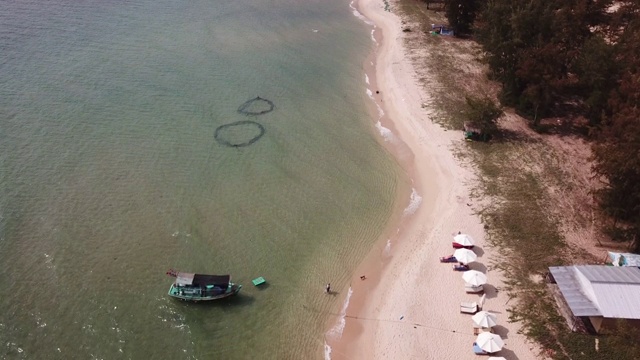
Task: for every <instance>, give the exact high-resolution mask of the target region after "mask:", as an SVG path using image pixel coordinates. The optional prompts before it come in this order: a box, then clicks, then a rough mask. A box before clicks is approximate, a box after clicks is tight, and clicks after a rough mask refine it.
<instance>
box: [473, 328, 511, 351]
mask: <svg viewBox="0 0 640 360" xmlns="http://www.w3.org/2000/svg"><path fill="white" fill-rule="evenodd" d="M476 344H478V346H479V347H480V349H482V350H484V351H486V352H488V353H494V352H498V351H500V350H502V347H503V346H504V341H503V340H502V338H501V337H500V335H498V334H493V333H490V332H483V333H480V335H478V337H477V338H476Z"/></svg>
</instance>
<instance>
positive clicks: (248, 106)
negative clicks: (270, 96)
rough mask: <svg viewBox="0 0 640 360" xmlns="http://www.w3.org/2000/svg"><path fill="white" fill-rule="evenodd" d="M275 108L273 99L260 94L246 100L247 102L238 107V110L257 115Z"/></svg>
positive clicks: (242, 112)
mask: <svg viewBox="0 0 640 360" xmlns="http://www.w3.org/2000/svg"><path fill="white" fill-rule="evenodd" d="M275 108H276V106H275V105H274V104H273V101H271V100H267V99H264V98H261V97H260V96H258V97H255V98H253V99H251V100H247V101H245V103H244V104H242V105H240V107H239V108H238V112H239V113H240V114H245V115H253V116H256V115H263V114H266V113H268V112H272V111H273V109H275Z"/></svg>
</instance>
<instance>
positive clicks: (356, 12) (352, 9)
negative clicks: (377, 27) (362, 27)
mask: <svg viewBox="0 0 640 360" xmlns="http://www.w3.org/2000/svg"><path fill="white" fill-rule="evenodd" d="M353 3H354V2H353V1H352V2H350V3H349V7H350V8H351V12H352V13H353V15H355V17H357V18H358V19H360V20H362V21H364V22H365V24H367V25H372V26H373V22H371V20H369V19H367V18H366V17H365V16H364V15H362V14H361V13H360V11H358V9H356V8H355V6H353Z"/></svg>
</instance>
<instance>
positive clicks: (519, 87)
mask: <svg viewBox="0 0 640 360" xmlns="http://www.w3.org/2000/svg"><path fill="white" fill-rule="evenodd" d="M445 14H446V16H447V19H448V21H449V24H450V25H451V26H452V28H453V29H454V31H455V33H456V35H457V36H463V37H466V36H473V38H474V39H476V40H477V41H478V42H479V43H480V44H481V45H482V48H483V50H484V52H485V59H486V61H487V63H488V66H489V76H490V77H491V78H492V79H493V80H496V81H498V82H499V83H500V84H502V87H501V91H500V93H499V100H500V102H501V104H502V105H505V106H509V107H513V108H514V109H515V110H516V111H517V112H518V113H519V114H520V115H522V116H524V117H526V118H527V119H529V121H530V124H531V126H532V127H533V128H534V129H538V128H539V127H540V121H541V120H542V119H544V118H546V117H552V116H560V117H564V118H567V119H584V120H586V123H587V124H588V129H589V133H588V136H589V137H590V138H591V139H592V141H593V150H594V159H593V160H594V167H593V170H594V174H595V175H596V176H597V177H598V178H599V179H602V180H603V182H604V186H603V188H602V189H601V190H598V191H597V192H596V194H595V195H596V196H597V199H598V200H599V204H600V206H601V209H602V210H603V211H604V213H606V214H607V215H609V216H611V218H612V219H614V225H613V226H612V227H611V229H612V230H615V231H613V232H611V233H612V234H615V237H617V238H618V240H631V241H632V242H633V244H634V247H635V250H636V251H639V250H640V236H639V235H640V108H639V107H640V1H637V0H631V1H612V0H446V1H445Z"/></svg>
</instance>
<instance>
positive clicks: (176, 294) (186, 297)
mask: <svg viewBox="0 0 640 360" xmlns="http://www.w3.org/2000/svg"><path fill="white" fill-rule="evenodd" d="M241 288H242V285H236V284H233V285H232V286H231V289H229V290H228V291H227V292H224V293H222V294H218V295H213V296H201V295H190V294H184V293H181V292H180V289H179V288H177V287H176V286H175V284H172V285H171V287H170V288H169V296H171V297H173V298H176V299H180V300H183V301H193V302H199V301H212V300H220V299H224V298H228V297H230V296H234V295H236V294H238V292H240V289H241Z"/></svg>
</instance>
